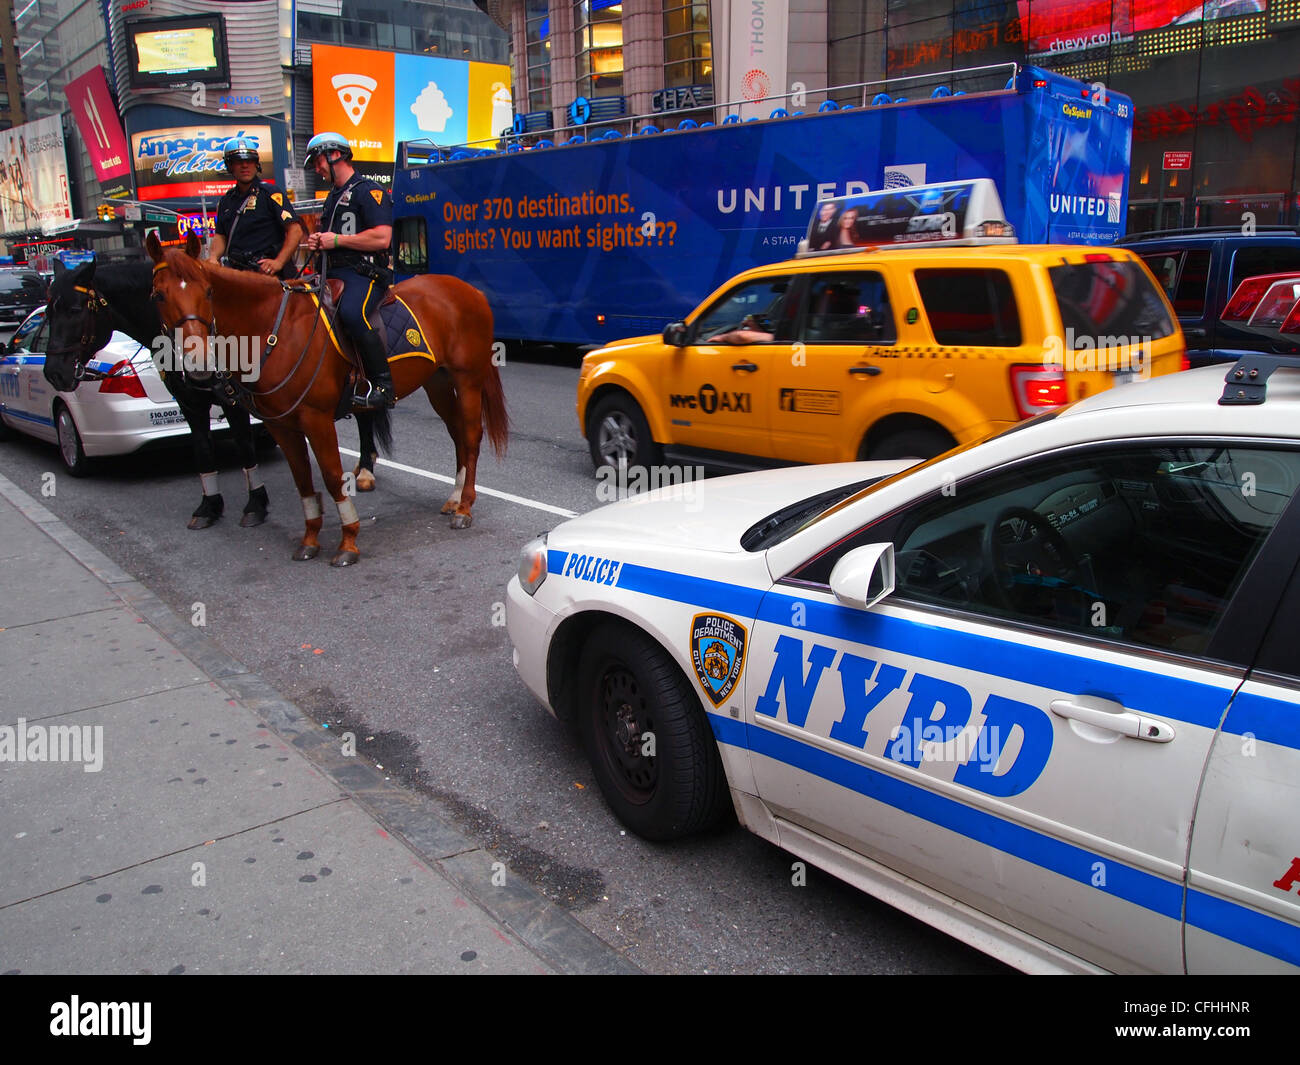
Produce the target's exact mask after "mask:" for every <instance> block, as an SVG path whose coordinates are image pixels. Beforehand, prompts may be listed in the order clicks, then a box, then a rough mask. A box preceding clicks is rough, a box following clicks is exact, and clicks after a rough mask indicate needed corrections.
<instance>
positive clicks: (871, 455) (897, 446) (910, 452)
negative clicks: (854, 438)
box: [861, 429, 956, 459]
mask: <svg viewBox="0 0 1300 1065" xmlns="http://www.w3.org/2000/svg"><path fill="white" fill-rule="evenodd" d="M955 446H956V444H955V441H954V440H953V439H952V437H950V436H949V435H948V434H947V433H945V432H944V431H943V430H942V429H903V430H901V431H900V432H894V433H890V434H889V435H888V436H885V437H882V438H881V439H880V440H879V441H877V442H875V443H872V444H870V445H867V446H864V447H863V451H864V452H865V454H864V455H862V456H861V457H862V458H866V459H909V458H914V459H932V458H934V457H935V455H942V454H943V453H944V452H945V451H947V450H948V449H949V448H952V447H955Z"/></svg>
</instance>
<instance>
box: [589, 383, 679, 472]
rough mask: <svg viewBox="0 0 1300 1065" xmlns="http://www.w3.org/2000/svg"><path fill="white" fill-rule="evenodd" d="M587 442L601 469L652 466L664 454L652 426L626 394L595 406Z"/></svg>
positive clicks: (611, 394) (594, 461)
mask: <svg viewBox="0 0 1300 1065" xmlns="http://www.w3.org/2000/svg"><path fill="white" fill-rule="evenodd" d="M587 442H588V443H589V444H590V445H591V461H592V463H593V464H594V465H595V467H596V469H598V470H599V469H600V468H601V467H602V466H613V467H614V468H616V469H617V468H618V467H620V466H626V467H631V466H641V467H649V466H652V465H654V464H655V463H657V462H658V461H659V456H660V454H661V452H660V449H659V445H658V444H656V443H655V441H654V439H653V437H652V436H651V434H650V423H649V422H647V421H646V419H645V415H644V414H643V413H642V412H641V408H640V407H639V406H637V403H636V400H634V399H633V398H632V397H631V396H629V395H627V394H626V393H625V392H613V393H610V394H609V395H607V396H605V397H603V398H602V399H601V400H599V402H597V403H596V405H595V406H594V407H592V409H591V413H590V414H589V415H588V417H587Z"/></svg>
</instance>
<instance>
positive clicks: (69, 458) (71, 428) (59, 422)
mask: <svg viewBox="0 0 1300 1065" xmlns="http://www.w3.org/2000/svg"><path fill="white" fill-rule="evenodd" d="M54 431H55V433H56V434H57V435H58V438H59V455H60V457H62V459H63V465H64V468H65V469H66V470H67V471H68V473H70V474H71V475H72V476H73V477H85V476H87V475H88V474H89V473H90V459H88V458H86V451H85V448H83V447H82V446H81V433H79V432H78V431H77V423H76V421H74V420H73V417H72V411H70V410H69V409H68V408H67V407H65V406H64V405H63V404H62V403H60V404H59V405H58V407H57V408H56V409H55V412H54Z"/></svg>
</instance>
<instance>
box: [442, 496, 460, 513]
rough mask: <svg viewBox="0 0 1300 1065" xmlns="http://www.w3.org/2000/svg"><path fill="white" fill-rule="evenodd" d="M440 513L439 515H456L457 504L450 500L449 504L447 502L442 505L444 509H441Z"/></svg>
mask: <svg viewBox="0 0 1300 1065" xmlns="http://www.w3.org/2000/svg"><path fill="white" fill-rule="evenodd" d="M438 513H439V514H455V513H456V504H455V503H454V502H453V501H452V500H450V499H449V500H447V502H445V503H444V504H443V505H442V509H441V510H440V511H438Z"/></svg>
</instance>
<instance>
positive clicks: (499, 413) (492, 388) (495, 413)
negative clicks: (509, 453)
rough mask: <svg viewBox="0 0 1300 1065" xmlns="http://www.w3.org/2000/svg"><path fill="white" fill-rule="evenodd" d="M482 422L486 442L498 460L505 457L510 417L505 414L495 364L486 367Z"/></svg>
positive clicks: (499, 372) (503, 393)
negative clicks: (489, 444)
mask: <svg viewBox="0 0 1300 1065" xmlns="http://www.w3.org/2000/svg"><path fill="white" fill-rule="evenodd" d="M483 422H484V425H485V426H486V427H487V435H488V440H490V441H491V442H492V450H493V451H495V452H496V453H497V458H498V459H503V458H505V457H506V441H507V440H508V439H509V436H510V415H509V414H507V413H506V394H505V390H504V389H503V388H502V387H501V371H500V370H499V369H498V368H497V365H496V363H491V364H490V365H489V366H488V372H487V374H486V375H485V377H484V381H483Z"/></svg>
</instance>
